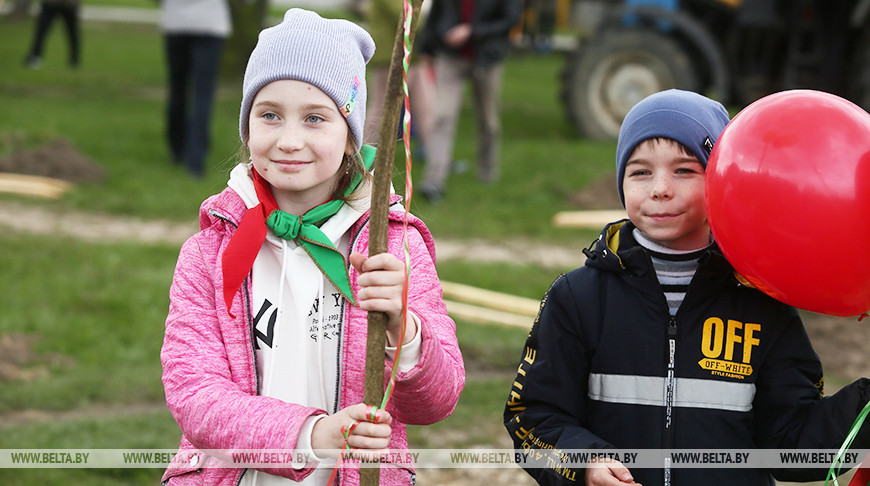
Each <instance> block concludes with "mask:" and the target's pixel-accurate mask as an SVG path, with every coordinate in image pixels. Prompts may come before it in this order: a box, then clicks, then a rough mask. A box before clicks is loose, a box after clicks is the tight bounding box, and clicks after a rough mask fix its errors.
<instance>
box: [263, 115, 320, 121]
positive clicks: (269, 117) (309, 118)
mask: <svg viewBox="0 0 870 486" xmlns="http://www.w3.org/2000/svg"><path fill="white" fill-rule="evenodd" d="M262 117H263V119H265V120H268V121H274V120H277V119H278V115H276V114H275V113H263V115H262ZM322 121H323V117H321V116H318V115H308V116H307V117H305V123H311V124H316V123H320V122H322Z"/></svg>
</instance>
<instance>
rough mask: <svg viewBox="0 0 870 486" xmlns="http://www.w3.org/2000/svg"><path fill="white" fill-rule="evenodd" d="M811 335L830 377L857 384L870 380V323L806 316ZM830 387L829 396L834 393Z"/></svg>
mask: <svg viewBox="0 0 870 486" xmlns="http://www.w3.org/2000/svg"><path fill="white" fill-rule="evenodd" d="M803 318H804V324H805V325H806V328H807V334H809V336H810V340H811V341H812V343H813V347H814V348H815V349H816V353H818V355H819V358H820V359H821V360H822V365H823V366H824V368H825V374H826V375H827V376H831V375H836V376H837V377H838V378H841V379H844V380H847V381H854V380H856V379H857V378H860V377H862V376H870V360H868V359H867V356H868V355H870V353H868V351H870V349H868V345H867V343H868V342H870V319H864V320H863V321H861V322H858V318H857V317H831V316H824V315H820V314H811V313H805V314H804V315H803ZM830 388H831V387H828V389H826V392H827V394H831V393H832V392H833V391H834V390H833V389H830Z"/></svg>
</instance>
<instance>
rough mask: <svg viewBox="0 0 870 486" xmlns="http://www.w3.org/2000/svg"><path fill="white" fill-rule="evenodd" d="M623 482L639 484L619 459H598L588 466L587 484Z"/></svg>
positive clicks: (602, 484)
mask: <svg viewBox="0 0 870 486" xmlns="http://www.w3.org/2000/svg"><path fill="white" fill-rule="evenodd" d="M621 484H639V483H635V482H634V477H632V475H631V473H630V472H629V471H628V469H627V468H626V467H625V466H623V465H622V463H621V462H619V461H614V460H613V459H606V458H602V459H597V460H594V461H592V462H590V463H589V466H587V467H586V485H587V486H609V485H613V486H615V485H621Z"/></svg>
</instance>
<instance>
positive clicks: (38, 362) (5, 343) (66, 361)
mask: <svg viewBox="0 0 870 486" xmlns="http://www.w3.org/2000/svg"><path fill="white" fill-rule="evenodd" d="M38 339H39V338H38V336H36V335H34V334H0V383H3V382H7V381H25V382H29V381H33V380H36V379H38V378H43V377H45V376H48V367H49V366H52V365H57V364H60V365H71V364H72V360H71V359H70V358H69V357H66V356H63V355H60V354H48V355H44V356H37V355H36V353H34V351H33V345H34V344H35V343H36V342H37V341H38Z"/></svg>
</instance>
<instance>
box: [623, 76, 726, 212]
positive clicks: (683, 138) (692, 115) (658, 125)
mask: <svg viewBox="0 0 870 486" xmlns="http://www.w3.org/2000/svg"><path fill="white" fill-rule="evenodd" d="M728 121H729V118H728V111H727V110H725V107H724V106H722V104H721V103H719V102H718V101H715V100H711V99H710V98H707V97H706V96H703V95H700V94H698V93H693V92H691V91H682V90H678V89H669V90H666V91H661V92H658V93H655V94H651V95H649V96H647V97H646V98H644V99H642V100H640V102H638V103H637V104H636V105H634V106H633V107H632V108H631V110H629V111H628V114H627V115H625V120H623V122H622V127H621V128H620V129H619V139H618V140H617V142H616V183H617V190H618V191H619V199H620V201H622V205H623V206H625V195H624V194H623V192H622V179H623V177H625V165H626V163H627V162H628V158H629V157H631V153H632V152H634V149H635V147H637V146H638V145H639V144H640V143H641V142H643V141H644V140H647V139H650V138H658V137H663V138H669V139H671V140H676V141H677V142H679V143H681V144H683V145H684V146H685V147H686V148H687V149H689V151H690V152H691V153H692V154H693V155H694V156H695V157H697V158H698V161H699V162H701V164H702V165H703V166H704V167H707V159H709V158H710V152H711V151H712V150H713V144H714V143H716V140H717V139H718V138H719V135H720V134H721V133H722V130H724V129H725V125H727V124H728Z"/></svg>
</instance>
